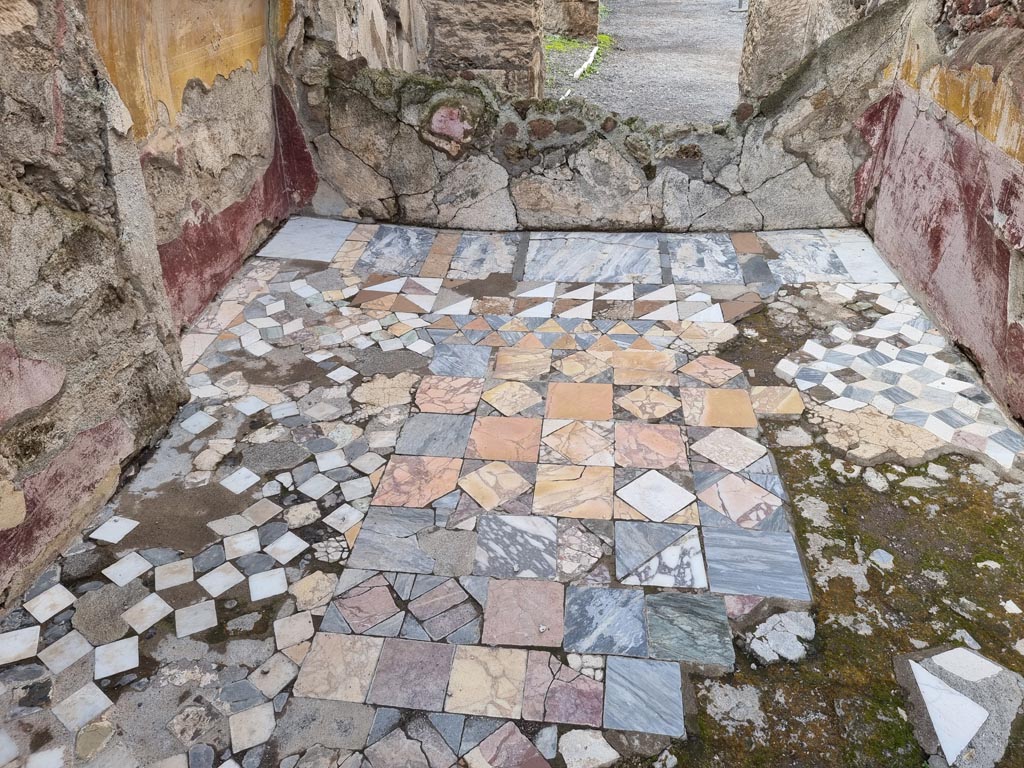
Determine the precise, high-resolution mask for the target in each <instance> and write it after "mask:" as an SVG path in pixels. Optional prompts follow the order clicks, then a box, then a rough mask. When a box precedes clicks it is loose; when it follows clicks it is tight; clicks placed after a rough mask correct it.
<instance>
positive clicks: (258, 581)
mask: <svg viewBox="0 0 1024 768" xmlns="http://www.w3.org/2000/svg"><path fill="white" fill-rule="evenodd" d="M287 591H288V578H287V576H285V572H284V568H274V569H273V570H270V571H263V572H262V573H254V574H253V575H252V576H250V577H249V599H250V600H252V601H253V602H256V601H257V600H265V599H266V598H268V597H274V596H275V595H283V594H284V593H285V592H287Z"/></svg>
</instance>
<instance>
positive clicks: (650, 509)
mask: <svg viewBox="0 0 1024 768" xmlns="http://www.w3.org/2000/svg"><path fill="white" fill-rule="evenodd" d="M617 494H618V497H619V498H620V499H622V500H623V501H624V502H626V503H627V504H629V505H630V506H631V507H633V508H634V509H636V510H637V511H638V512H640V513H641V514H642V515H644V516H645V517H646V518H648V519H649V520H653V521H655V522H657V523H661V522H664V521H665V520H668V519H669V518H670V517H672V515H674V514H676V513H677V512H679V511H681V510H682V509H683V508H684V507H686V506H687V505H688V504H692V503H693V502H694V501H696V500H697V497H696V496H694V495H693V494H692V493H690V492H689V491H688V490H686V489H685V488H683V487H682V486H681V485H679V484H677V483H675V482H673V481H672V480H670V479H669V478H667V477H665V475H663V474H662V473H661V472H658V471H657V470H651V471H650V472H646V473H644V474H643V475H641V476H640V477H638V478H637V479H636V480H634V481H633V482H631V483H629V484H628V485H626V486H625V487H623V488H620V489H619V490H618V492H617Z"/></svg>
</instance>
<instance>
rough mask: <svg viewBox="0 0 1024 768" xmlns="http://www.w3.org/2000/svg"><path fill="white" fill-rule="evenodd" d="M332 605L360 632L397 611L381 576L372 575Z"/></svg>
mask: <svg viewBox="0 0 1024 768" xmlns="http://www.w3.org/2000/svg"><path fill="white" fill-rule="evenodd" d="M334 605H335V606H336V607H337V608H338V610H339V611H340V612H341V615H342V616H343V617H344V619H345V621H346V622H347V623H348V625H349V627H351V628H352V631H353V632H355V633H357V634H362V633H363V632H366V631H367V630H369V629H371V628H373V627H375V626H377V625H378V624H380V623H381V622H383V621H386V620H387V619H390V618H391V617H392V616H394V615H395V614H397V613H398V612H399V608H398V606H397V605H396V604H395V600H394V598H393V597H392V595H391V588H390V587H389V585H388V582H387V580H386V579H385V578H384V577H383V576H374V577H373V578H371V579H367V580H366V581H364V582H363V583H361V584H358V585H356V586H354V587H352V589H350V590H348V591H347V592H345V593H344V594H343V595H341V596H340V597H339V598H338V599H337V600H335V601H334Z"/></svg>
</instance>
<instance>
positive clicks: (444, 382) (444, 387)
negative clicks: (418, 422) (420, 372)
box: [416, 376, 483, 414]
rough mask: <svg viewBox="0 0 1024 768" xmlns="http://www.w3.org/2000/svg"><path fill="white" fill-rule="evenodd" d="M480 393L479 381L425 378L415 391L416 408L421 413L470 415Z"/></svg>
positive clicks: (453, 377)
mask: <svg viewBox="0 0 1024 768" xmlns="http://www.w3.org/2000/svg"><path fill="white" fill-rule="evenodd" d="M482 393H483V381H482V380H480V379H473V378H466V377H462V376H426V377H424V379H423V380H422V381H421V382H420V386H419V389H418V390H416V407H417V408H419V409H420V410H421V411H422V412H423V413H456V414H457V413H472V412H473V411H474V410H475V409H476V406H477V404H478V403H479V402H480V395H481V394H482Z"/></svg>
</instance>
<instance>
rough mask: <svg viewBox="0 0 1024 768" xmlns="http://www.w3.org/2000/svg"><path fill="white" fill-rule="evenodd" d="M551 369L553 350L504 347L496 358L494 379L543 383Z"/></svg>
mask: <svg viewBox="0 0 1024 768" xmlns="http://www.w3.org/2000/svg"><path fill="white" fill-rule="evenodd" d="M550 369H551V350H549V349H513V348H511V347H503V348H501V349H499V350H498V351H497V353H496V354H495V357H494V378H496V379H506V380H510V381H541V380H542V379H543V378H545V377H546V376H547V374H548V371H549V370H550Z"/></svg>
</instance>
